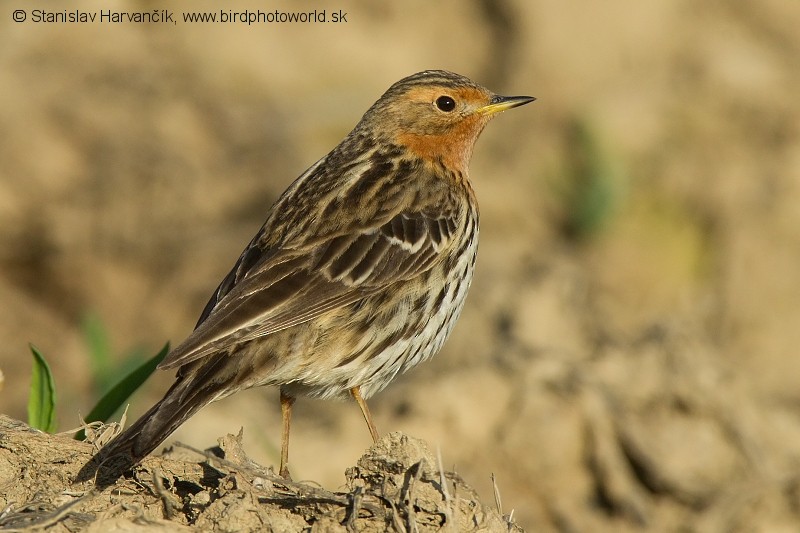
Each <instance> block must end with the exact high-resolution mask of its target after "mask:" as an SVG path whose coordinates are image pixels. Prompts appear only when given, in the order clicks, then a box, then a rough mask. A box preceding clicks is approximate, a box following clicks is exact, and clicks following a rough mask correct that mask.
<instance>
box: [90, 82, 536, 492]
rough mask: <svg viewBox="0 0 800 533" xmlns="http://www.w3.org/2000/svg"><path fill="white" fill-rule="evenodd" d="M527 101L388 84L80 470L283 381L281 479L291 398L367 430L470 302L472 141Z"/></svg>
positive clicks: (127, 457)
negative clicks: (344, 403)
mask: <svg viewBox="0 0 800 533" xmlns="http://www.w3.org/2000/svg"><path fill="white" fill-rule="evenodd" d="M534 100H535V98H534V97H531V96H500V95H497V94H495V93H493V92H491V91H490V90H488V89H486V88H484V87H483V86H481V85H479V84H477V83H476V82H474V81H472V80H471V79H469V78H467V77H465V76H462V75H459V74H455V73H453V72H449V71H444V70H426V71H422V72H418V73H416V74H413V75H411V76H408V77H405V78H403V79H401V80H400V81H398V82H396V83H394V84H393V85H391V87H390V88H389V89H388V90H387V91H386V92H385V93H384V94H383V95H382V96H381V97H380V98H379V99H378V100H377V101H376V102H375V103H374V104H373V105H372V106H371V107H370V108H369V109H368V110H367V111H366V113H365V114H364V115H363V117H362V118H361V120H360V121H359V122H358V123H357V125H356V126H355V127H354V128H353V130H352V131H351V132H350V133H349V134H348V135H346V136H345V138H344V140H342V141H341V143H339V145H337V146H336V147H335V148H334V149H333V150H331V151H330V152H329V153H328V154H327V155H325V156H324V157H322V158H321V159H320V160H318V161H317V162H316V163H314V164H313V165H311V167H310V168H308V169H307V170H306V171H305V172H303V173H302V174H301V175H300V176H299V177H298V178H297V179H296V180H295V181H294V182H293V183H292V184H291V185H290V186H289V187H288V188H287V189H286V191H285V192H284V193H283V194H282V195H281V196H280V197H279V198H278V199H277V200H276V201H275V203H274V204H273V205H272V207H271V208H270V209H269V211H268V214H267V219H266V222H265V223H264V225H263V226H262V227H261V229H260V230H259V231H258V232H257V233H256V235H255V237H253V239H252V240H251V241H250V243H249V244H248V245H247V246H246V248H245V249H244V251H243V252H242V254H241V256H240V257H239V259H238V261H236V263H235V265H234V266H233V268H232V269H231V271H230V273H228V275H227V276H225V278H224V279H223V280H222V282H221V283H220V284H219V286H218V287H217V289H216V290H215V291H214V293H213V295H212V296H211V298H210V300H209V301H208V303H207V305H206V306H205V308H204V310H203V312H202V313H201V315H200V318H199V320H198V322H197V325H196V326H195V329H194V330H193V332H192V333H191V334H190V335H189V336H188V337H187V338H186V339H185V340H184V341H183V342H182V343H180V344H179V345H177V346H176V347H175V348H174V349H173V350H172V351H171V352H169V353H168V354H167V356H166V357H165V359H164V360H163V361H162V362H161V363H160V365H159V368H160V369H162V370H173V369H174V370H177V372H176V379H175V382H174V384H173V385H172V386H171V387H170V388H169V390H168V391H167V392H166V394H165V395H164V397H163V399H161V400H160V401H159V402H158V403H156V404H155V405H154V406H153V407H152V408H150V409H149V410H148V411H147V412H146V413H145V414H144V415H142V416H141V417H140V418H139V419H138V420H137V421H136V422H134V423H133V424H132V425H131V426H130V427H128V428H127V429H125V430H124V431H123V432H122V433H120V434H119V435H118V436H116V437H115V438H114V439H113V440H111V441H110V442H109V443H108V444H107V445H105V446H104V447H103V448H101V449H100V451H99V452H97V454H96V455H95V456H94V457H93V458H92V459H91V460H90V461H89V462H88V463H87V464H86V465H85V466H84V467H83V468H82V469H81V471H80V472H79V474H78V480H86V479H90V478H91V477H95V483H96V485H97V486H100V488H104V487H106V486H108V485H110V484H112V483H113V482H115V479H117V478H118V477H119V476H121V475H122V474H123V473H124V472H125V471H127V470H129V469H130V468H132V467H134V466H135V465H137V464H138V463H139V462H141V460H142V459H143V458H144V457H146V456H147V455H148V454H149V453H151V452H152V451H153V450H154V449H155V448H156V447H157V446H158V445H159V444H160V443H162V442H163V441H164V440H165V439H166V438H167V437H168V436H169V435H170V434H171V433H172V432H173V431H175V430H176V429H177V428H178V427H179V426H180V425H181V424H182V423H184V422H185V421H186V420H187V419H189V418H190V417H191V416H193V415H194V414H195V413H196V412H197V411H198V410H200V409H201V408H202V407H204V406H205V405H207V404H209V403H211V402H214V401H217V400H220V399H222V398H225V397H227V396H229V395H231V394H234V393H236V392H238V391H241V390H244V389H248V388H251V387H256V386H276V387H278V388H279V396H280V406H281V417H282V433H281V456H280V468H279V474H280V475H281V476H283V477H284V478H287V479H290V478H291V476H290V472H289V433H290V426H291V414H292V405H293V403H294V402H295V399H296V398H297V397H300V396H306V397H312V398H321V399H347V398H349V397H352V398H353V399H354V400H355V402H356V403H357V404H358V406H359V408H360V409H361V412H362V414H363V417H364V420H365V421H366V424H367V428H368V429H369V432H370V435H371V437H372V439H373V441H375V442H377V441H378V438H379V434H378V431H377V430H376V428H375V424H374V422H373V419H372V416H371V414H370V411H369V408H368V406H367V403H366V400H367V399H368V398H370V397H371V396H373V395H374V394H375V393H377V392H379V391H381V390H382V389H383V388H384V387H386V386H387V385H388V384H389V382H391V381H392V380H393V379H394V378H395V377H396V376H397V375H398V374H400V373H403V372H406V371H407V370H409V369H411V368H413V367H415V366H416V365H418V364H419V363H421V362H423V361H426V360H428V359H430V358H431V357H432V356H433V355H434V354H436V353H437V352H438V351H439V350H440V348H441V347H442V345H443V344H444V342H445V340H446V339H447V337H448V335H449V334H450V332H451V330H452V328H453V325H454V324H455V322H456V320H457V319H458V316H459V314H460V313H461V310H462V308H463V306H464V302H465V298H466V295H467V290H468V289H469V286H470V284H471V281H472V277H473V271H474V268H475V262H476V255H477V246H478V222H479V211H478V203H477V200H476V197H475V193H474V191H473V188H472V186H471V184H470V180H469V176H468V166H469V161H470V158H471V157H472V152H473V147H474V145H475V141H476V140H477V139H478V137H479V135H480V134H481V132H482V131H483V129H484V127H485V126H486V124H487V123H488V122H489V121H490V120H491V119H492V118H493V117H495V116H497V114H498V113H500V112H502V111H505V110H508V109H512V108H515V107H518V106H522V105H525V104H528V103H530V102H532V101H534ZM104 465H105V466H104ZM109 465H111V466H109ZM101 467H102V468H101ZM101 473H102V476H101Z"/></svg>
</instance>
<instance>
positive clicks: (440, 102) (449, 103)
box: [436, 96, 456, 113]
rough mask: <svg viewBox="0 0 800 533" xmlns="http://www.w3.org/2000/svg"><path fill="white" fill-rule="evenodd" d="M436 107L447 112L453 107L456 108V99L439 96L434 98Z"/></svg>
mask: <svg viewBox="0 0 800 533" xmlns="http://www.w3.org/2000/svg"><path fill="white" fill-rule="evenodd" d="M436 107H438V108H439V109H441V110H442V111H444V112H445V113H449V112H450V111H452V110H453V109H455V108H456V101H455V100H453V99H452V98H450V97H449V96H440V97H439V98H437V99H436Z"/></svg>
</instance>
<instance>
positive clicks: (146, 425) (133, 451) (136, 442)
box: [75, 376, 224, 490]
mask: <svg viewBox="0 0 800 533" xmlns="http://www.w3.org/2000/svg"><path fill="white" fill-rule="evenodd" d="M194 378H195V379H192V376H187V377H186V378H184V379H180V378H179V379H178V381H177V382H176V383H175V384H174V385H173V386H172V387H171V388H170V389H169V391H167V393H166V394H165V395H164V398H162V399H161V401H159V402H158V403H157V404H155V405H154V406H153V407H151V408H150V410H148V411H147V412H146V413H145V414H144V415H142V416H141V417H140V418H139V419H138V420H137V421H136V422H134V423H133V425H131V426H130V427H128V428H127V429H126V430H125V431H123V432H122V433H120V434H119V435H117V436H116V437H115V438H114V439H113V440H112V441H111V442H109V443H108V444H107V445H105V446H104V447H103V448H102V449H101V450H100V451H99V452H98V453H97V454H95V456H94V457H92V459H91V460H90V461H89V462H88V463H86V464H85V465H84V466H83V468H81V470H80V471H79V472H78V475H77V476H76V478H75V480H76V481H79V482H80V481H88V480H90V479H92V478H95V486H96V488H97V489H98V490H103V489H104V488H106V487H108V486H110V485H112V484H114V482H116V480H117V479H118V478H119V477H120V476H122V475H123V474H124V473H125V472H126V471H128V470H130V469H131V468H132V467H134V466H136V465H137V464H138V463H139V462H140V461H141V460H142V459H144V458H145V457H146V456H147V455H148V454H149V453H150V452H152V451H153V450H155V449H156V447H157V446H158V445H159V444H161V443H162V442H164V440H165V439H166V438H167V437H169V436H170V435H171V434H172V432H173V431H175V430H176V429H178V426H180V425H181V424H183V423H184V422H185V421H186V420H188V419H189V417H191V416H192V415H193V414H195V413H196V412H197V411H199V410H200V409H202V408H203V407H204V406H206V405H207V404H209V403H210V402H212V401H214V400H215V399H216V398H217V396H218V393H219V391H220V390H222V389H224V387H222V384H220V383H219V382H214V381H212V382H210V383H209V382H206V383H203V382H202V380H198V379H196V376H194Z"/></svg>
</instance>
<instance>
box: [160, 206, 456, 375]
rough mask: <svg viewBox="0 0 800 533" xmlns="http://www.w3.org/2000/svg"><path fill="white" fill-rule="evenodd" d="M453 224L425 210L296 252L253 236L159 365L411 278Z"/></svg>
mask: <svg viewBox="0 0 800 533" xmlns="http://www.w3.org/2000/svg"><path fill="white" fill-rule="evenodd" d="M434 213H435V214H434ZM456 228H457V220H456V219H455V217H454V216H453V217H450V216H444V215H442V209H435V210H434V209H422V210H419V211H413V212H399V213H397V214H395V215H394V216H392V217H391V218H390V219H389V220H388V221H386V222H384V223H382V224H380V225H376V226H373V227H370V228H366V229H362V230H360V231H354V232H351V233H339V234H337V235H333V236H329V237H327V238H322V239H319V240H318V241H316V242H312V243H309V244H306V245H305V246H303V247H302V248H299V249H290V248H285V249H279V250H267V251H264V250H261V249H259V248H258V246H257V244H256V243H257V239H254V241H253V243H251V245H250V246H249V247H248V248H247V249H246V250H245V251H244V253H243V254H242V256H241V257H240V258H239V261H238V262H237V264H236V266H235V267H234V268H233V270H232V271H231V273H230V274H229V275H228V276H227V277H226V278H225V280H223V282H222V284H220V287H219V288H218V289H217V291H216V292H215V294H214V296H213V297H212V299H211V301H210V302H209V304H208V305H207V306H206V309H205V311H204V312H203V316H202V317H201V321H200V323H199V324H198V326H197V328H196V329H195V330H194V332H193V333H192V334H191V335H190V336H189V337H188V338H187V339H186V340H185V341H184V342H183V343H182V344H180V345H179V346H177V347H176V348H175V349H174V350H173V351H172V352H171V353H170V354H169V355H168V356H167V358H166V359H165V360H164V361H163V362H162V363H161V365H159V367H160V368H162V369H165V368H174V367H178V366H182V365H184V364H186V363H189V362H192V361H194V360H197V359H199V358H201V357H203V356H206V355H208V354H211V353H214V352H216V351H218V350H220V349H221V348H222V347H224V346H226V345H228V344H230V343H240V342H246V341H249V340H253V339H255V338H258V337H262V336H265V335H269V334H271V333H274V332H276V331H280V330H283V329H286V328H289V327H292V326H295V325H297V324H301V323H303V322H307V321H309V320H312V319H314V318H315V317H318V316H320V315H321V314H322V313H325V312H326V311H329V310H331V309H335V308H338V307H341V306H344V305H348V304H350V303H353V302H356V301H358V300H360V299H362V298H364V297H366V296H368V295H370V294H374V293H376V292H378V291H380V290H381V289H383V288H385V287H388V286H389V285H391V284H392V283H394V282H397V281H401V280H408V279H411V278H413V277H415V276H417V275H419V274H420V273H422V272H424V271H426V270H428V269H430V268H431V266H432V265H434V264H435V263H436V262H437V260H438V259H440V258H441V256H442V252H443V251H444V250H446V249H447V247H448V245H449V244H450V242H451V241H452V238H453V236H454V233H455V231H456Z"/></svg>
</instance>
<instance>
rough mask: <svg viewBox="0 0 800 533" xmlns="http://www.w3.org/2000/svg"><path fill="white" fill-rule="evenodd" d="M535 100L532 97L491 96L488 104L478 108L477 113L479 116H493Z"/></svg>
mask: <svg viewBox="0 0 800 533" xmlns="http://www.w3.org/2000/svg"><path fill="white" fill-rule="evenodd" d="M534 100H536V98H534V97H533V96H493V97H492V100H491V101H490V102H489V104H487V105H485V106H483V107H479V108H478V113H480V114H481V115H494V114H495V113H500V112H501V111H505V110H506V109H511V108H514V107H519V106H521V105H525V104H530V103H531V102H533V101H534Z"/></svg>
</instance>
